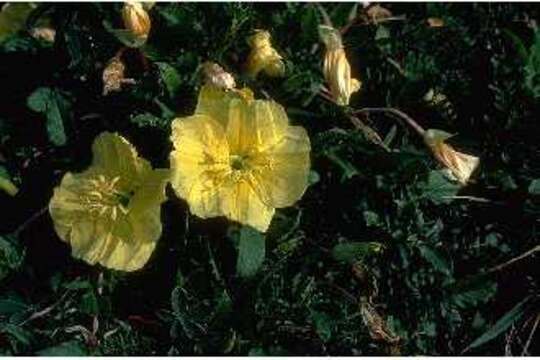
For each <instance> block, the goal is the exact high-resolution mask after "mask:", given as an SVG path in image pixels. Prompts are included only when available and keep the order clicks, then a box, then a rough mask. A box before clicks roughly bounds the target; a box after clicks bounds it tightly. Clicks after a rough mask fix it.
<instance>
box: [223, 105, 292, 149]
mask: <svg viewBox="0 0 540 360" xmlns="http://www.w3.org/2000/svg"><path fill="white" fill-rule="evenodd" d="M288 123H289V120H288V118H287V113H286V112H285V110H284V109H283V108H282V107H281V106H280V105H279V104H277V103H275V102H273V101H264V100H254V101H251V102H245V101H241V100H236V101H232V102H231V104H230V108H229V121H228V123H227V130H226V131H227V140H228V142H229V146H230V151H231V153H232V154H255V153H259V152H263V151H265V150H266V149H268V148H270V147H272V146H273V145H275V144H277V143H279V142H280V141H281V139H282V138H283V137H284V136H285V133H286V132H287V127H288Z"/></svg>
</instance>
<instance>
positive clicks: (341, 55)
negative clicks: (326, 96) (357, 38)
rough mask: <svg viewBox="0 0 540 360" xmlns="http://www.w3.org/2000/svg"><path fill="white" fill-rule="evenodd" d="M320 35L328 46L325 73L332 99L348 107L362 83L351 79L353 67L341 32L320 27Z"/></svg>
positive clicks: (324, 64) (324, 66) (324, 26)
mask: <svg viewBox="0 0 540 360" xmlns="http://www.w3.org/2000/svg"><path fill="white" fill-rule="evenodd" d="M319 35H320V37H321V40H322V42H323V43H324V44H325V46H326V53H325V55H324V62H323V73H324V78H325V80H326V82H327V83H328V86H329V87H330V93H331V95H332V98H333V99H334V101H335V102H336V103H337V104H338V105H348V104H349V99H350V97H351V94H352V93H354V92H356V91H358V90H359V89H360V87H361V85H362V83H361V82H360V81H359V80H357V79H353V78H352V77H351V66H350V65H349V62H348V60H347V56H346V55H345V50H344V49H343V44H342V42H341V35H340V34H339V32H338V31H337V30H335V29H334V28H332V27H330V26H326V25H320V26H319Z"/></svg>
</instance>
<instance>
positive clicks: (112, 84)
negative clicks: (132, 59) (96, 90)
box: [102, 55, 135, 96]
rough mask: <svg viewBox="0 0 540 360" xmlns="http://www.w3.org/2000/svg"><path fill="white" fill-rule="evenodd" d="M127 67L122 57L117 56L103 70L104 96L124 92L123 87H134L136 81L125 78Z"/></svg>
mask: <svg viewBox="0 0 540 360" xmlns="http://www.w3.org/2000/svg"><path fill="white" fill-rule="evenodd" d="M125 70H126V66H125V65H124V63H123V62H122V59H121V58H120V56H118V55H117V56H115V57H113V58H112V59H111V60H109V63H108V64H107V66H106V67H105V69H104V70H103V77H102V78H103V96H106V95H107V94H109V93H111V92H116V91H120V90H122V85H124V84H130V85H134V84H135V80H133V79H126V78H125Z"/></svg>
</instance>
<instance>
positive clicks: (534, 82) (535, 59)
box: [524, 31, 540, 98]
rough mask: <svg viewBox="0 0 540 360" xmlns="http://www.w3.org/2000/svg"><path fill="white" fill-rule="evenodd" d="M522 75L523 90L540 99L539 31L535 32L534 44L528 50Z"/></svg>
mask: <svg viewBox="0 0 540 360" xmlns="http://www.w3.org/2000/svg"><path fill="white" fill-rule="evenodd" d="M524 73H525V88H526V89H527V90H528V91H529V92H530V93H531V94H532V96H534V97H535V98H538V97H540V31H537V32H536V35H535V40H534V44H533V45H532V46H531V48H530V49H529V54H528V57H527V61H526V63H525V68H524Z"/></svg>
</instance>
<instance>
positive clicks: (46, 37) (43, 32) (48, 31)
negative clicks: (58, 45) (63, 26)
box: [30, 26, 56, 43]
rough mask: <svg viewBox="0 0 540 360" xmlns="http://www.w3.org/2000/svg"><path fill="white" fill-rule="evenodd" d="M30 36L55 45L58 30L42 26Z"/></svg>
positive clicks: (32, 31) (33, 30)
mask: <svg viewBox="0 0 540 360" xmlns="http://www.w3.org/2000/svg"><path fill="white" fill-rule="evenodd" d="M30 35H32V37H33V38H34V39H37V40H43V41H46V42H50V43H53V42H54V39H55V37H56V30H54V29H53V28H51V27H48V26H40V27H36V28H33V29H31V30H30Z"/></svg>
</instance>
